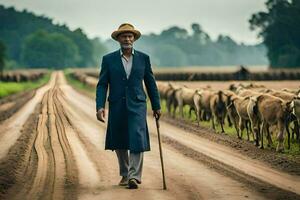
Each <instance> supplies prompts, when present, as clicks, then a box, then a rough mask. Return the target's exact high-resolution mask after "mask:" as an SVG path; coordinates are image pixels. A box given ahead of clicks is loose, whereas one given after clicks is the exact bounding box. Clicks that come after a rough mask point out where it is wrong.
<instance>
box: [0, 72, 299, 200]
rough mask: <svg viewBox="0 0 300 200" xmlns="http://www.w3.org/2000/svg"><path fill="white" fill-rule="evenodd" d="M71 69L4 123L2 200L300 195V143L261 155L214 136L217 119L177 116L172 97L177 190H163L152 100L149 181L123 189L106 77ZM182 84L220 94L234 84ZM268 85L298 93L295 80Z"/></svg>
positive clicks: (170, 167) (171, 161) (169, 161)
mask: <svg viewBox="0 0 300 200" xmlns="http://www.w3.org/2000/svg"><path fill="white" fill-rule="evenodd" d="M72 73H73V70H69V71H68V70H67V71H65V73H64V72H62V71H54V72H52V73H51V75H50V79H49V81H48V82H47V84H45V85H43V86H41V87H39V88H38V89H36V91H35V93H34V94H31V95H29V97H27V100H26V103H23V104H22V106H21V107H20V108H18V109H17V110H16V111H15V112H14V113H13V114H12V115H11V116H7V117H6V118H5V119H4V120H3V121H0V130H1V132H0V137H1V140H0V199H24V198H25V199H132V198H138V199H245V198H247V199H300V190H299V188H300V159H299V153H298V151H297V149H296V146H292V149H291V151H285V152H284V153H277V152H276V151H275V150H274V149H271V148H266V149H264V150H262V149H259V148H257V147H255V146H254V145H253V144H252V143H251V142H248V141H246V140H240V139H237V138H236V137H235V135H234V132H233V129H231V128H229V127H226V129H225V132H226V134H220V133H218V131H217V132H215V131H213V130H212V129H210V127H209V126H210V123H208V122H201V126H200V127H198V126H197V124H196V122H195V116H194V114H193V115H192V118H191V119H190V118H188V117H187V110H188V107H185V108H184V116H185V117H184V118H180V117H179V115H178V114H177V115H176V117H175V118H172V117H170V116H168V114H167V111H166V107H165V101H164V100H163V101H162V112H163V115H162V118H161V120H160V133H161V136H162V145H163V154H164V161H165V172H166V181H167V187H168V189H167V190H166V191H164V190H162V179H161V168H160V159H159V152H158V142H157V132H156V126H155V121H154V119H153V117H152V112H151V104H150V102H149V100H148V117H147V122H148V127H149V132H150V140H151V151H150V152H146V153H145V158H144V159H145V160H144V171H143V179H142V184H141V185H140V188H139V190H127V189H125V188H124V187H121V186H118V185H117V184H118V181H119V180H120V176H119V174H118V173H119V169H118V165H117V159H116V155H115V153H114V152H110V151H104V142H105V132H106V125H107V124H106V123H101V122H99V121H97V119H96V116H95V114H96V111H95V96H94V95H95V82H97V79H95V78H93V77H90V76H87V77H86V76H78V75H76V76H74V74H72ZM76 78H77V79H76ZM79 79H80V81H79ZM176 83H177V84H184V85H187V86H188V87H191V88H198V87H206V86H207V85H208V84H209V85H210V86H211V87H212V88H214V87H217V88H219V89H223V88H224V89H226V88H227V87H228V86H229V84H230V83H229V82H227V83H224V82H197V83H196V82H180V83H179V82H176ZM260 84H264V85H266V84H269V85H267V87H274V88H276V89H279V88H281V87H287V88H289V89H297V88H298V87H299V82H295V81H289V82H288V81H286V82H281V83H277V82H261V83H260ZM92 85H94V86H92ZM28 87H29V86H28ZM17 94H18V93H17ZM17 94H14V95H17ZM10 96H11V95H10ZM10 96H8V97H5V98H9V97H10ZM15 101H16V99H15V98H11V99H10V101H9V102H12V103H14V102H15ZM7 107H9V105H8V106H7ZM106 113H107V111H106ZM1 115H2V114H1ZM106 117H107V116H106ZM274 145H276V143H275V144H274ZM293 145H294V143H293Z"/></svg>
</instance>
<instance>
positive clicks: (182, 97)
mask: <svg viewBox="0 0 300 200" xmlns="http://www.w3.org/2000/svg"><path fill="white" fill-rule="evenodd" d="M195 93H196V90H194V89H190V88H187V87H181V88H180V89H179V90H177V91H176V93H175V98H176V100H177V102H178V106H179V112H180V116H181V117H183V107H184V106H185V105H189V106H190V110H189V117H191V111H192V110H194V111H195V110H196V109H195V104H194V95H195Z"/></svg>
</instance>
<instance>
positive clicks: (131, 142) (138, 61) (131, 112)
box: [96, 23, 161, 189]
mask: <svg viewBox="0 0 300 200" xmlns="http://www.w3.org/2000/svg"><path fill="white" fill-rule="evenodd" d="M140 36H141V33H140V32H139V31H138V30H136V29H135V28H134V26H133V25H131V24H128V23H124V24H121V25H120V26H119V28H118V30H116V31H114V32H113V33H112V34H111V37H112V38H113V39H114V40H116V41H118V42H119V43H120V46H121V48H120V49H119V50H117V51H115V52H112V53H109V54H107V55H105V56H103V58H102V65H101V71H100V75H99V81H98V84H97V91H96V109H97V119H98V120H99V121H102V122H105V109H104V108H105V100H106V93H107V88H108V86H109V95H108V99H107V100H108V102H109V111H108V124H107V131H106V141H105V149H110V150H115V151H116V154H117V157H118V162H119V167H120V176H122V179H121V181H120V183H119V185H122V186H128V188H129V189H136V188H138V184H141V177H142V168H143V152H145V151H150V140H149V132H148V126H147V121H146V112H147V104H146V99H147V97H146V94H145V91H144V89H143V81H144V83H145V86H146V90H147V93H148V96H149V98H150V101H151V106H152V110H153V116H154V117H155V118H157V119H159V117H160V115H161V111H160V109H161V107H160V97H159V93H158V89H157V85H156V83H155V78H154V76H153V72H152V69H151V64H150V58H149V56H148V55H146V54H144V53H142V52H140V51H137V50H134V49H133V43H134V41H136V40H137V39H138V38H139V37H140ZM128 151H129V152H128Z"/></svg>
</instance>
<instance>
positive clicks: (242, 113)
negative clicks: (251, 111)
mask: <svg viewBox="0 0 300 200" xmlns="http://www.w3.org/2000/svg"><path fill="white" fill-rule="evenodd" d="M249 100H250V97H249V96H248V97H241V96H238V95H235V96H232V97H231V101H232V103H233V106H234V107H235V109H236V112H237V114H238V116H239V132H238V133H237V135H238V138H240V139H241V138H243V130H244V128H246V131H247V140H248V141H250V137H249V126H248V124H249V122H250V118H249V115H248V110H247V107H248V103H249ZM252 129H253V130H256V128H255V127H253V128H252ZM239 133H240V134H241V136H240V135H239ZM252 134H253V132H252ZM253 138H254V140H255V136H254V134H253Z"/></svg>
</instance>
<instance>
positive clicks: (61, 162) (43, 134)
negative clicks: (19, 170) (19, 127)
mask: <svg viewBox="0 0 300 200" xmlns="http://www.w3.org/2000/svg"><path fill="white" fill-rule="evenodd" d="M60 95H62V92H61V90H60V88H59V78H58V73H55V84H54V85H53V87H51V88H50V89H49V90H48V91H46V93H45V94H44V95H43V97H42V101H41V110H40V113H39V116H38V122H37V124H36V132H37V134H36V138H35V140H34V142H33V144H32V150H31V151H29V152H30V153H29V155H28V154H27V155H26V157H27V158H28V159H27V161H26V170H25V172H24V173H23V175H24V178H25V180H26V181H25V182H24V183H21V182H19V183H17V184H16V185H15V187H14V188H20V185H22V184H23V186H22V187H21V188H22V189H21V190H20V191H19V192H18V193H17V194H12V193H10V196H9V198H8V199H55V200H56V199H76V196H77V192H76V191H77V185H78V175H77V174H78V170H77V166H76V163H75V160H74V156H73V152H72V149H71V147H70V144H69V141H68V139H67V136H66V134H67V130H68V129H70V128H71V127H70V123H69V121H68V119H67V116H65V112H64V110H63V107H62V105H61V102H59V96H60ZM24 134H30V133H29V132H27V133H24ZM29 148H30V147H29ZM34 166H36V167H34ZM34 168H36V170H33V169H34ZM12 191H13V190H12Z"/></svg>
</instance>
